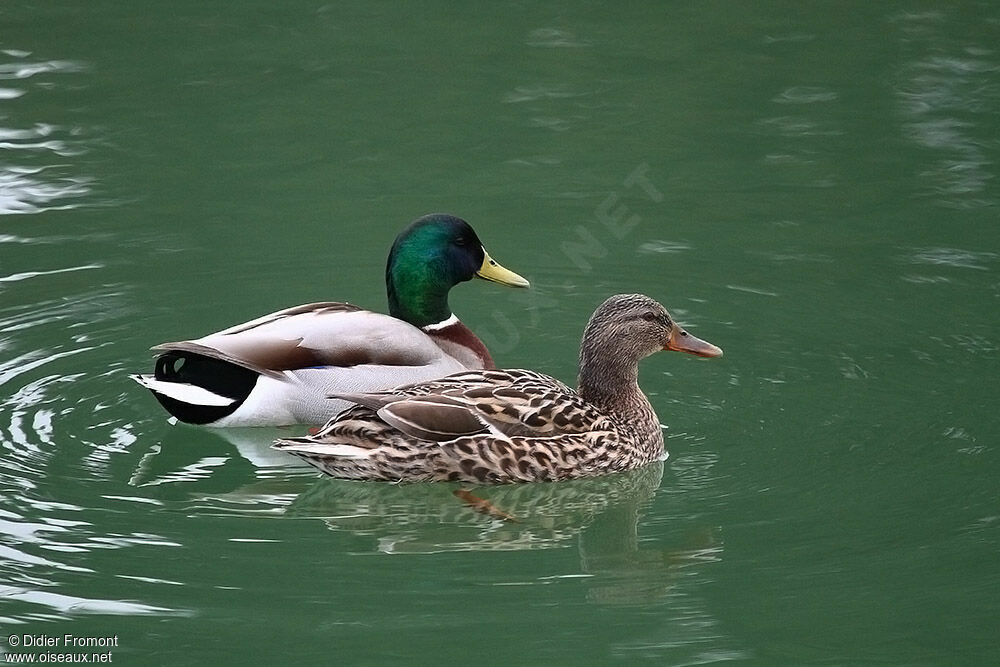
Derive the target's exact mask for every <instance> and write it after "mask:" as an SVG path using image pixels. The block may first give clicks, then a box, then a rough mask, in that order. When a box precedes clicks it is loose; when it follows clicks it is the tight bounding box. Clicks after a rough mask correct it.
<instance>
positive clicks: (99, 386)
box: [0, 0, 1000, 665]
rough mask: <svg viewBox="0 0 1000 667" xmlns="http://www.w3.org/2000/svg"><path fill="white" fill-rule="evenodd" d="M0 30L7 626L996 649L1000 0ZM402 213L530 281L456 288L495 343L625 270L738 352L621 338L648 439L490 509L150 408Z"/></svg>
mask: <svg viewBox="0 0 1000 667" xmlns="http://www.w3.org/2000/svg"><path fill="white" fill-rule="evenodd" d="M0 26H2V30H0V51H2V53H0V147H2V149H3V150H2V152H0V210H2V212H3V213H7V214H9V215H4V217H3V218H2V227H0V442H2V445H3V446H2V449H0V457H2V463H0V489H2V494H0V628H2V630H0V634H2V638H0V639H2V647H3V650H4V651H6V652H7V653H14V652H16V650H17V649H15V648H13V647H11V646H10V645H9V640H8V637H9V636H10V635H14V636H16V637H17V638H18V639H20V638H21V636H22V635H24V634H29V635H48V636H53V637H62V636H63V635H64V634H72V635H76V636H79V637H106V636H113V635H116V636H117V637H118V645H117V646H115V647H114V648H111V649H104V650H105V651H107V650H110V651H111V652H112V658H113V661H114V662H115V663H117V664H208V663H212V664H330V663H334V664H353V663H358V662H361V663H368V664H373V663H383V662H427V663H430V662H434V663H444V664H453V663H473V664H476V663H484V664H503V663H521V662H529V663H542V662H546V663H555V664H581V663H598V664H600V663H608V662H633V661H637V660H642V659H646V660H649V661H651V662H655V663H657V664H670V665H680V664H703V663H714V662H735V663H751V664H816V663H822V664H862V663H888V664H907V665H925V664H995V663H997V662H998V661H1000V644H998V639H997V630H998V623H1000V596H998V591H1000V558H998V549H1000V509H998V501H1000V482H998V473H1000V443H998V442H997V434H998V431H1000V429H998V426H1000V419H998V416H997V415H998V411H997V399H996V387H997V377H998V366H1000V364H998V358H1000V350H998V346H1000V326H998V325H1000V316H998V306H1000V254H998V253H1000V228H998V204H1000V183H998V179H997V173H998V167H997V164H998V160H1000V150H998V148H1000V144H998V141H997V137H998V136H1000V114H998V109H1000V53H998V51H997V45H998V44H1000V8H998V7H997V5H996V4H995V3H989V2H981V3H976V2H953V3H935V2H927V1H923V2H922V1H919V0H912V1H906V2H881V3H869V2H848V3H843V2H842V3H825V4H823V3H805V4H802V3H796V2H778V3H770V4H764V5H761V4H759V3H735V2H732V3H726V2H701V3H653V2H650V3H598V2H586V3H569V2H559V3H545V4H544V5H541V6H535V5H533V4H481V5H479V6H477V7H473V6H469V5H465V4H461V3H444V2H432V3H421V4H419V5H413V6H410V5H407V6H406V8H404V7H403V5H401V4H399V3H379V2H375V3H371V2H347V3H330V4H324V3H322V2H300V1H294V2H284V3H264V2H246V3H240V4H239V5H238V6H235V5H234V6H233V7H231V8H228V7H227V8H223V7H222V6H221V5H219V6H216V5H213V4H211V3H200V2H174V3H153V2H129V3H124V2H107V1H106V0H95V1H93V2H87V3H77V2H64V1H61V0H60V1H54V2H46V3H35V4H32V3H6V4H4V5H3V6H2V7H0ZM433 211H448V212H452V213H455V214H458V215H461V216H462V217H465V218H466V219H468V220H469V221H470V222H471V223H472V224H473V225H474V226H475V227H476V229H477V231H478V232H479V234H480V236H481V237H482V238H483V240H484V242H485V243H486V246H487V248H488V249H489V251H490V252H491V254H492V255H493V256H494V257H496V258H497V259H498V260H499V261H501V262H502V263H503V264H504V265H506V266H508V267H509V268H511V269H513V270H515V271H517V272H519V273H521V274H522V275H524V276H526V277H527V278H529V279H530V280H531V281H532V285H533V289H532V290H531V291H514V290H505V289H503V288H501V287H499V286H496V285H492V284H488V283H483V282H479V281H477V282H476V283H469V284H464V285H461V286H460V287H459V288H457V289H456V290H455V292H454V293H453V296H452V306H453V307H454V308H455V310H456V312H458V313H459V314H460V315H461V317H462V318H463V320H464V321H465V322H466V323H468V324H469V325H470V326H471V327H472V328H473V329H474V330H476V331H477V332H479V333H480V334H481V335H482V337H483V338H484V340H486V342H487V343H488V344H489V345H490V347H491V350H492V351H493V353H494V357H496V358H497V360H498V363H500V364H501V365H505V366H517V367H527V368H534V369H538V370H543V371H545V372H548V373H551V374H553V375H556V376H557V377H560V378H562V379H564V380H567V381H573V380H574V378H575V363H576V348H577V345H578V340H579V335H580V332H581V331H582V327H583V325H584V323H585V322H586V319H587V317H588V316H589V314H590V312H591V311H592V310H593V308H594V307H595V306H596V304H598V303H599V302H600V301H601V300H603V299H604V298H605V297H607V296H608V295H610V294H613V293H617V292H644V293H647V294H650V295H651V296H654V297H656V298H657V299H659V300H660V301H662V302H663V303H664V304H665V305H666V306H667V307H668V308H669V309H670V310H671V312H672V313H673V314H674V315H675V316H676V317H677V318H678V319H680V320H681V321H683V322H684V323H685V324H686V325H688V326H689V327H690V330H691V331H692V332H693V333H695V334H696V335H698V336H700V337H703V338H705V339H707V340H709V341H711V342H713V343H715V344H717V345H719V346H721V347H722V348H724V349H725V351H726V356H725V357H724V358H722V359H720V360H713V361H703V360H697V359H693V358H690V357H682V356H681V355H671V354H661V355H657V356H655V357H653V358H651V359H649V360H647V361H646V362H644V364H643V368H642V376H641V382H642V385H643V387H644V388H645V390H646V391H647V393H648V394H649V395H650V397H651V400H652V402H653V405H654V407H655V408H656V410H657V412H658V414H659V416H660V418H661V420H662V421H664V422H665V423H667V424H669V425H670V429H669V431H668V432H667V433H668V441H667V447H668V449H669V450H670V452H671V458H670V460H669V461H668V462H667V463H666V464H664V465H663V466H662V467H660V466H654V467H651V468H647V469H644V470H639V471H635V472H633V473H631V474H628V475H619V476H610V477H607V478H604V479H596V480H589V481H585V482H574V483H566V484H551V485H528V486H521V487H504V488H495V489H484V490H481V491H478V492H477V493H479V494H480V495H481V496H483V497H485V498H487V499H489V500H490V501H491V502H492V503H493V504H494V505H496V506H497V507H499V508H501V509H502V510H504V511H506V512H509V513H510V514H513V515H514V516H516V517H517V518H518V519H519V522H518V523H511V522H502V521H498V520H496V519H493V518H491V517H489V516H485V515H482V514H478V513H476V512H474V511H472V510H471V509H469V508H468V507H466V506H465V505H464V504H463V503H461V502H459V501H458V500H457V499H456V498H455V497H454V496H453V495H452V493H451V492H452V490H453V487H449V486H447V485H412V486H391V485H365V484H355V483H344V482H337V481H332V480H328V479H322V478H319V477H318V476H317V475H316V474H314V472H313V471H312V470H311V469H309V468H305V467H301V466H300V465H298V464H297V463H296V462H295V461H292V460H289V459H288V458H284V457H282V456H281V455H279V453H277V452H273V451H271V450H269V449H268V442H269V441H270V439H271V438H272V437H274V435H275V433H276V431H267V430H265V431H253V430H251V431H236V432H228V433H222V432H213V431H206V430H199V429H194V428H189V427H184V426H172V425H170V424H168V423H167V422H166V420H165V418H164V414H163V413H162V412H161V411H160V409H159V408H158V406H157V405H156V404H155V402H154V401H153V399H152V398H151V397H150V396H149V395H148V393H147V392H145V391H143V390H141V389H140V388H139V387H137V386H135V385H133V384H132V383H130V382H129V381H128V379H127V374H128V373H130V372H137V371H146V370H148V369H149V368H151V356H150V353H149V352H148V348H149V346H151V345H153V344H156V343H159V342H162V341H164V340H175V339H178V338H185V337H192V336H196V335H201V334H204V333H208V332H210V331H214V330H217V329H220V328H223V327H225V326H228V325H230V324H234V323H237V322H241V321H244V320H247V319H250V318H252V317H255V316H257V315H260V314H263V313H265V312H269V311H271V310H275V309H278V308H281V307H284V306H289V305H294V304H299V303H307V302H310V301H317V300H336V299H341V300H350V301H352V302H354V303H358V304H361V305H364V306H366V307H370V308H373V309H380V310H381V309H384V307H385V295H384V288H383V283H382V271H383V263H384V259H385V254H386V252H387V250H388V247H389V244H390V243H391V240H392V238H393V237H394V235H395V234H396V232H397V231H398V230H399V229H400V228H401V227H402V226H403V225H404V224H405V223H407V222H408V221H409V220H411V219H413V218H415V217H417V216H419V215H421V214H424V213H427V212H433ZM291 432H297V431H296V430H295V429H287V430H284V431H281V433H291ZM15 641H16V640H15ZM53 650H59V649H51V648H49V649H44V648H37V647H35V648H30V649H28V651H29V652H31V653H34V654H36V655H40V654H41V653H44V652H46V651H53ZM64 650H68V649H64ZM74 651H75V653H76V654H77V655H80V654H83V653H88V652H89V651H84V650H82V649H79V650H78V649H74ZM94 652H97V650H96V649H95V650H94Z"/></svg>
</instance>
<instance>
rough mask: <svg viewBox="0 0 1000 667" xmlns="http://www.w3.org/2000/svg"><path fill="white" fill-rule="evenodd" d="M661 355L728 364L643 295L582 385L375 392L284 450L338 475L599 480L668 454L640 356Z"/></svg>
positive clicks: (626, 311) (593, 357)
mask: <svg viewBox="0 0 1000 667" xmlns="http://www.w3.org/2000/svg"><path fill="white" fill-rule="evenodd" d="M659 350H678V351H681V352H688V353H690V354H694V355H698V356H701V357H718V356H721V355H722V350H720V349H719V348H717V347H716V346H714V345H712V344H711V343H706V342H705V341H703V340H700V339H698V338H695V337H694V336H692V335H690V334H689V333H688V332H686V331H684V329H682V328H681V327H680V326H679V325H677V324H676V323H675V322H674V321H673V320H672V319H671V318H670V314H669V313H668V312H667V311H666V310H665V309H664V308H663V306H661V305H660V304H659V303H657V302H656V301H654V300H653V299H650V298H649V297H648V296H643V295H641V294H619V295H618V296H613V297H611V298H610V299H608V300H607V301H605V302H604V303H602V304H601V305H600V306H599V307H598V309H597V310H596V311H595V312H594V315H593V316H592V317H591V318H590V322H589V323H588V324H587V328H586V330H585V331H584V333H583V342H582V343H581V345H580V377H579V389H578V390H577V391H573V390H572V389H570V388H569V387H567V386H566V385H564V384H563V383H562V382H559V381H558V380H556V379H554V378H551V377H549V376H547V375H542V374H540V373H535V372H532V371H524V370H482V371H468V372H463V373H457V374H455V375H450V376H448V377H445V378H442V379H439V380H433V381H430V382H423V383H419V384H412V385H409V386H405V387H399V388H397V389H393V390H390V391H384V392H379V393H369V394H343V393H339V394H337V395H336V397H337V398H341V399H347V400H349V401H352V402H354V403H356V404H357V405H356V406H355V407H353V408H350V409H349V410H346V411H344V412H343V413H341V414H339V415H337V416H336V417H334V418H333V419H332V420H331V421H330V423H328V424H327V425H326V426H324V427H323V428H322V429H321V430H320V431H319V432H318V433H317V434H316V435H314V436H309V437H303V438H286V439H280V440H278V441H277V442H276V443H275V447H276V448H278V449H281V450H284V451H287V452H290V453H292V454H295V455H296V456H299V457H301V458H303V459H305V460H306V461H308V462H309V463H311V464H312V465H314V466H316V467H317V468H319V469H320V470H322V471H323V472H325V473H327V474H328V475H332V476H334V477H343V478H348V479H367V480H391V481H411V482H418V481H444V480H450V481H464V482H479V483H489V484H505V483H509V482H537V481H552V480H560V479H569V478H572V477H588V476H593V475H599V474H602V473H606V472H614V471H621V470H628V469H631V468H637V467H639V466H642V465H645V464H647V463H650V462H651V461H655V460H657V459H662V458H663V457H664V450H663V432H662V430H661V426H660V421H659V420H658V419H657V418H656V414H655V413H654V412H653V408H652V406H651V405H650V404H649V400H648V399H647V398H646V396H645V395H644V394H643V393H642V390H640V389H639V384H638V375H639V360H640V359H643V358H644V357H648V356H649V355H651V354H653V353H654V352H657V351H659Z"/></svg>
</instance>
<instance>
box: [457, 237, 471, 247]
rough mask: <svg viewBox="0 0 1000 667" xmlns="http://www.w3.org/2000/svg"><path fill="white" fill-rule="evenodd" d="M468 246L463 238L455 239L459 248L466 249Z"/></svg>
mask: <svg viewBox="0 0 1000 667" xmlns="http://www.w3.org/2000/svg"><path fill="white" fill-rule="evenodd" d="M467 244H468V242H467V241H466V240H465V239H464V238H462V237H461V236H460V237H458V238H457V239H455V245H457V246H458V247H459V248H464V247H465V246H466V245H467Z"/></svg>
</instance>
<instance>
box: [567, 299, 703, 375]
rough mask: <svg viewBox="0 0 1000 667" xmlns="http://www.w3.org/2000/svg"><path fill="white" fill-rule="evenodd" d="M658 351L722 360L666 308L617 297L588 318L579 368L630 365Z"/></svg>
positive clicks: (651, 300) (646, 300) (640, 300)
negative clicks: (671, 351)
mask: <svg viewBox="0 0 1000 667" xmlns="http://www.w3.org/2000/svg"><path fill="white" fill-rule="evenodd" d="M661 350H674V351H677V352H687V353H688V354H693V355H695V356H698V357H721V356H722V350H721V349H720V348H718V347H716V346H715V345H712V344H711V343H709V342H707V341H704V340H702V339H700V338H697V337H695V336H692V335H691V334H689V333H688V332H687V331H685V330H684V328H683V327H682V326H681V325H679V324H677V322H675V321H674V319H673V318H672V317H670V313H668V312H667V309H666V308H664V307H663V306H662V305H660V304H659V303H658V302H656V301H654V300H653V299H651V298H649V297H648V296H645V295H643V294H618V295H616V296H613V297H611V298H609V299H608V300H606V301H605V302H604V303H602V304H601V305H600V306H598V308H597V310H596V311H594V314H593V315H592V316H591V318H590V322H589V323H588V324H587V328H586V330H585V331H584V334H583V343H582V345H581V365H583V364H584V363H585V362H589V363H592V364H593V363H599V364H600V365H604V364H603V363H601V362H602V361H611V362H612V363H614V362H616V361H617V362H620V363H621V364H623V365H631V364H635V363H638V361H639V360H640V359H643V358H644V357H648V356H649V355H651V354H653V353H654V352H659V351H661ZM598 357H600V359H598Z"/></svg>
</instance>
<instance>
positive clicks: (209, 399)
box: [131, 214, 528, 426]
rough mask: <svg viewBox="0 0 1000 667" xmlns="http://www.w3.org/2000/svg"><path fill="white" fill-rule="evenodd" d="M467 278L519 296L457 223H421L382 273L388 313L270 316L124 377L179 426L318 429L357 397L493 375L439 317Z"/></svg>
mask: <svg viewBox="0 0 1000 667" xmlns="http://www.w3.org/2000/svg"><path fill="white" fill-rule="evenodd" d="M473 277H478V278H484V279H486V280H491V281H493V282H497V283H500V284H502V285H510V286H512V287H527V286H528V281H527V280H525V279H524V278H522V277H521V276H519V275H517V274H516V273H514V272H512V271H508V270H507V269H505V268H503V267H502V266H500V265H499V264H497V263H496V262H495V261H494V260H493V259H491V258H490V256H489V254H488V253H487V252H486V249H485V248H484V247H483V244H482V242H480V240H479V237H478V236H476V232H475V231H474V230H473V229H472V227H470V226H469V224H468V223H467V222H465V221H464V220H461V219H459V218H456V217H454V216H450V215H440V214H438V215H428V216H425V217H422V218H420V219H418V220H416V221H414V222H413V223H412V224H410V226H409V227H407V228H406V229H404V230H403V231H402V232H401V233H400V234H399V236H397V237H396V241H395V243H393V245H392V249H391V250H390V251H389V259H388V262H387V265H386V270H385V283H386V291H387V293H388V296H389V315H382V314H379V313H373V312H371V311H367V310H363V309H361V308H358V307H357V306H353V305H351V304H349V303H335V302H327V303H311V304H307V305H304V306H297V307H295V308H288V309H286V310H280V311H278V312H276V313H271V314H270V315H265V316H263V317H260V318H258V319H256V320H252V321H250V322H246V323H245V324H239V325H236V326H234V327H230V328H229V329H225V330H223V331H219V332H217V333H213V334H210V335H208V336H205V337H204V338H198V339H196V340H186V341H181V342H178V343H164V344H162V345H157V346H156V347H154V348H153V349H154V350H157V351H162V354H161V355H160V356H159V357H158V358H157V360H156V367H155V371H154V373H153V374H152V375H133V376H131V377H132V379H133V380H135V381H136V382H138V383H139V384H141V385H142V386H144V387H146V388H147V389H149V390H150V391H152V392H153V395H154V396H156V398H157V400H159V401H160V404H161V405H163V407H164V408H166V409H167V411H168V412H170V414H172V415H173V416H175V417H176V418H177V419H180V420H181V421H185V422H189V423H193V424H204V425H208V426H266V425H281V424H301V423H306V424H322V423H324V422H326V421H327V420H328V419H329V418H330V416H331V415H334V414H336V413H337V412H338V411H339V410H341V409H344V408H346V407H348V406H349V404H348V403H346V402H343V401H330V400H329V399H328V398H326V396H327V394H329V393H331V392H365V391H376V390H379V389H387V388H389V387H394V386H397V385H400V384H403V383H407V382H418V381H421V380H430V379H433V378H439V377H442V376H445V375H448V374H449V373H454V372H456V371H461V370H465V369H470V368H473V369H478V368H495V366H494V364H493V359H492V358H490V353H489V352H488V351H487V349H486V346H485V345H483V343H482V341H480V340H479V338H477V337H476V335H475V334H474V333H472V331H470V330H469V329H468V327H466V326H465V325H464V324H462V323H461V322H460V321H459V320H458V318H457V317H455V315H453V314H452V312H451V310H450V309H449V308H448V292H449V290H451V288H452V287H454V286H455V285H457V284H458V283H460V282H463V281H466V280H471V279H472V278H473Z"/></svg>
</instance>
